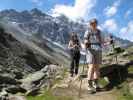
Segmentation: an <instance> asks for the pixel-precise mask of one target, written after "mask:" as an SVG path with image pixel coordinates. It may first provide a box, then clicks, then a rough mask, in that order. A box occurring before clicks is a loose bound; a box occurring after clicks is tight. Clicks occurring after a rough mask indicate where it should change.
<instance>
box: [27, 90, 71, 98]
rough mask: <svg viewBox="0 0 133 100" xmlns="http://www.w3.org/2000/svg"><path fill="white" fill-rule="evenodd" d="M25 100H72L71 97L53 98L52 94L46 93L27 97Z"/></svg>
mask: <svg viewBox="0 0 133 100" xmlns="http://www.w3.org/2000/svg"><path fill="white" fill-rule="evenodd" d="M27 100H73V98H72V97H65V96H54V95H53V94H52V92H51V91H50V90H49V91H46V92H45V93H44V94H43V95H40V96H35V97H34V96H28V97H27Z"/></svg>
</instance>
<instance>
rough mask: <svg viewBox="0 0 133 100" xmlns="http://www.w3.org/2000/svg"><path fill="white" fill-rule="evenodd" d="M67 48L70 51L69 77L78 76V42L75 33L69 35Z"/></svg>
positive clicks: (79, 46)
mask: <svg viewBox="0 0 133 100" xmlns="http://www.w3.org/2000/svg"><path fill="white" fill-rule="evenodd" d="M68 48H69V49H70V54H71V67H70V75H71V77H73V75H77V74H78V69H79V60H80V48H81V45H80V41H79V39H78V36H77V34H76V33H72V34H71V39H70V41H69V44H68Z"/></svg>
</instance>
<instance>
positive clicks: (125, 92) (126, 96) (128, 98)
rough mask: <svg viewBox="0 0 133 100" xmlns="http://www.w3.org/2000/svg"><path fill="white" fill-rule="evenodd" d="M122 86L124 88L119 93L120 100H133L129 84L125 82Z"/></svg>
mask: <svg viewBox="0 0 133 100" xmlns="http://www.w3.org/2000/svg"><path fill="white" fill-rule="evenodd" d="M121 86H122V88H121V89H119V90H118V91H117V92H118V95H117V97H118V100H133V95H131V94H130V92H129V87H128V83H127V82H124V83H123V84H121Z"/></svg>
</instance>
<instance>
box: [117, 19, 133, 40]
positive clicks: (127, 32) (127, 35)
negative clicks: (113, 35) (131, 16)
mask: <svg viewBox="0 0 133 100" xmlns="http://www.w3.org/2000/svg"><path fill="white" fill-rule="evenodd" d="M119 34H120V36H121V38H124V39H128V40H130V41H133V21H130V22H129V23H128V25H127V27H123V28H121V30H120V33H119Z"/></svg>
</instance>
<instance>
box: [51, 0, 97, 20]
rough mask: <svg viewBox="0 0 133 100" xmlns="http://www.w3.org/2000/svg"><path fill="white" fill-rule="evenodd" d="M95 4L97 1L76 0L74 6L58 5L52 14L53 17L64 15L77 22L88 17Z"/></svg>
mask: <svg viewBox="0 0 133 100" xmlns="http://www.w3.org/2000/svg"><path fill="white" fill-rule="evenodd" d="M95 4H96V0H75V4H74V5H73V6H70V5H58V4H57V5H55V7H54V8H53V9H52V10H51V12H52V15H53V16H59V15H61V14H64V15H65V16H67V17H69V18H70V19H72V20H76V19H79V18H85V17H86V16H88V14H90V12H91V9H92V8H93V7H94V6H95Z"/></svg>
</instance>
